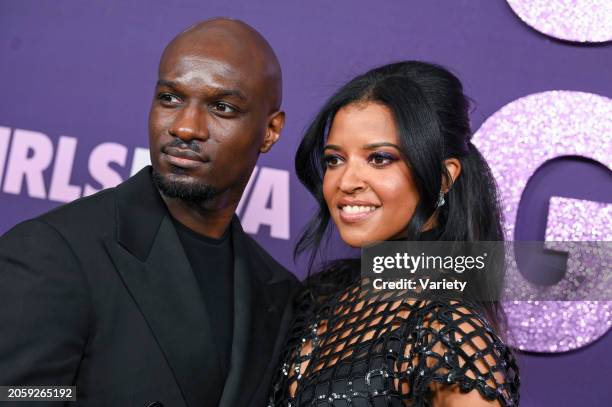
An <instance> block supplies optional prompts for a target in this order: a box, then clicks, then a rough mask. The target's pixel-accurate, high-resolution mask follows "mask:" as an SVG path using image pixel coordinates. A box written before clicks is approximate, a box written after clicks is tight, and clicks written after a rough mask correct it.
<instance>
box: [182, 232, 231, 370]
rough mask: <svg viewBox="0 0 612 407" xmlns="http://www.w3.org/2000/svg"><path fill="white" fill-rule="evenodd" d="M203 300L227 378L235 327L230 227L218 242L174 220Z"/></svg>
mask: <svg viewBox="0 0 612 407" xmlns="http://www.w3.org/2000/svg"><path fill="white" fill-rule="evenodd" d="M174 225H175V227H176V231H177V233H178V236H179V239H180V240H181V243H182V244H183V248H184V249H185V253H186V254H187V258H188V259H189V263H190V264H191V268H192V269H193V272H194V273H195V276H196V280H197V281H198V284H199V286H200V291H201V292H202V296H203V297H204V302H205V304H206V307H207V311H208V315H209V317H210V321H211V324H212V329H213V331H214V337H215V342H216V346H217V349H218V350H219V361H220V363H221V371H222V374H223V377H224V378H227V374H228V372H229V366H230V357H231V351H232V336H233V325H234V252H233V249H232V236H231V227H229V228H228V229H227V230H226V231H225V233H224V235H223V236H222V237H221V238H220V239H215V238H211V237H208V236H204V235H200V234H198V233H196V232H194V231H193V230H191V229H189V228H187V227H186V226H184V225H183V224H181V223H180V222H178V221H176V220H175V221H174Z"/></svg>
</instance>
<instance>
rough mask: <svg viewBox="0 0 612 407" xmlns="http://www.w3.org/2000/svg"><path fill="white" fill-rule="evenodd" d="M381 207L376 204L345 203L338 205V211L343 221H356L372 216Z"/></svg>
mask: <svg viewBox="0 0 612 407" xmlns="http://www.w3.org/2000/svg"><path fill="white" fill-rule="evenodd" d="M379 208H380V206H375V205H344V206H341V207H338V212H339V214H340V219H341V220H342V221H343V222H346V223H355V222H360V221H362V220H365V219H367V218H369V217H371V216H372V215H373V214H374V213H375V212H376V211H377V210H378V209H379Z"/></svg>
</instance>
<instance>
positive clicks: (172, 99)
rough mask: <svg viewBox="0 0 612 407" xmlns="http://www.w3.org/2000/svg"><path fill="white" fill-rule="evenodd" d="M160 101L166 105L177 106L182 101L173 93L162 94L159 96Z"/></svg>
mask: <svg viewBox="0 0 612 407" xmlns="http://www.w3.org/2000/svg"><path fill="white" fill-rule="evenodd" d="M158 99H159V100H161V101H162V102H163V103H165V104H177V103H180V102H181V100H180V99H179V98H178V97H177V96H176V95H173V94H171V93H160V94H159V95H158Z"/></svg>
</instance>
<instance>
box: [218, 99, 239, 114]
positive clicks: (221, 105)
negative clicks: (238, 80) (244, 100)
mask: <svg viewBox="0 0 612 407" xmlns="http://www.w3.org/2000/svg"><path fill="white" fill-rule="evenodd" d="M213 109H214V110H216V111H217V112H220V113H234V112H235V111H236V109H235V108H234V107H233V106H230V105H228V104H227V103H225V102H217V103H215V104H213Z"/></svg>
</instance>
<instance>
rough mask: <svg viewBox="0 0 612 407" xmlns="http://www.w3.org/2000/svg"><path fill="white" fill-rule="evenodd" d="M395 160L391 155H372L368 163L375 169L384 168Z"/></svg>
mask: <svg viewBox="0 0 612 407" xmlns="http://www.w3.org/2000/svg"><path fill="white" fill-rule="evenodd" d="M396 160H397V158H395V156H394V155H392V154H385V153H374V154H372V155H371V156H370V157H369V160H368V161H370V163H372V164H373V165H374V166H376V167H384V166H386V165H389V164H391V163H392V162H393V161H396Z"/></svg>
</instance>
